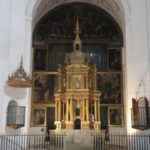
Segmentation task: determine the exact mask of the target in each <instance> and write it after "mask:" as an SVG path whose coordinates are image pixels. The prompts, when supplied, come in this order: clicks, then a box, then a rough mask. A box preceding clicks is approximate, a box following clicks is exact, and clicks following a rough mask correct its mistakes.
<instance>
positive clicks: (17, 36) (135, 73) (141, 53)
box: [0, 0, 150, 133]
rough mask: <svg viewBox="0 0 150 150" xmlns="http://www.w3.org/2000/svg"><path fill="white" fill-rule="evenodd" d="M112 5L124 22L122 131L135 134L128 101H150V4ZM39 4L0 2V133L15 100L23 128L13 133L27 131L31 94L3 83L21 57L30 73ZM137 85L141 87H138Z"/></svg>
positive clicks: (25, 0)
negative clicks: (137, 98)
mask: <svg viewBox="0 0 150 150" xmlns="http://www.w3.org/2000/svg"><path fill="white" fill-rule="evenodd" d="M93 1H95V0H93ZM113 1H115V2H116V3H118V4H119V2H120V4H121V5H119V6H120V9H121V10H122V12H123V13H122V15H124V18H121V19H120V25H122V30H123V32H124V48H123V74H124V100H125V118H126V119H125V128H126V129H127V131H128V132H129V131H132V132H135V130H131V116H130V114H131V113H130V109H131V98H132V97H135V96H136V94H137V93H138V95H139V96H147V97H149V98H150V94H149V93H150V85H149V83H150V82H149V81H150V67H149V65H150V50H149V48H150V38H149V37H150V28H149V25H150V16H149V15H148V14H150V2H149V1H148V0H143V1H141V0H128V2H127V0H119V1H117V0H111V2H112V4H113ZM47 2H48V0H47ZM39 3H40V0H22V1H20V0H15V1H12V0H0V17H1V20H2V21H1V24H0V72H1V73H0V97H1V98H0V117H1V119H0V133H6V131H8V132H9V131H10V130H8V129H7V130H6V128H5V125H6V112H7V105H8V102H9V101H10V100H12V99H14V100H16V101H17V103H18V105H21V106H26V126H25V127H24V128H23V129H21V130H19V131H17V132H19V133H27V132H28V131H29V122H30V100H31V98H30V97H31V90H30V89H25V90H20V89H13V88H10V87H8V86H7V85H6V80H7V76H8V74H9V73H10V72H13V71H14V70H15V69H16V68H17V66H18V65H19V62H20V58H21V56H23V59H24V68H25V70H27V72H30V71H31V66H32V63H31V62H32V47H31V43H32V39H31V36H32V29H33V26H32V25H33V24H34V22H33V21H35V20H34V19H35V18H34V17H35V16H36V14H35V12H36V11H37V9H36V8H37V7H38V5H39ZM121 6H122V7H121ZM113 11H114V10H113ZM116 11H117V10H116ZM112 14H113V13H112ZM120 17H121V16H120ZM122 17H123V16H122ZM116 19H117V17H116ZM121 21H122V22H121ZM141 82H142V83H144V84H143V85H142V86H141V87H139V84H140V83H141ZM18 93H19V94H18ZM17 95H18V96H17Z"/></svg>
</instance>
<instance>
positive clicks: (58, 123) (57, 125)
mask: <svg viewBox="0 0 150 150" xmlns="http://www.w3.org/2000/svg"><path fill="white" fill-rule="evenodd" d="M55 125H56V130H61V121H55Z"/></svg>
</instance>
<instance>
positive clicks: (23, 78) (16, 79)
mask: <svg viewBox="0 0 150 150" xmlns="http://www.w3.org/2000/svg"><path fill="white" fill-rule="evenodd" d="M7 84H8V85H9V86H12V87H16V88H27V87H31V86H32V80H31V77H30V76H29V75H27V73H26V72H25V70H24V68H23V59H22V58H21V62H20V66H19V68H18V69H17V70H16V71H15V72H14V73H12V74H11V75H9V76H8V81H7Z"/></svg>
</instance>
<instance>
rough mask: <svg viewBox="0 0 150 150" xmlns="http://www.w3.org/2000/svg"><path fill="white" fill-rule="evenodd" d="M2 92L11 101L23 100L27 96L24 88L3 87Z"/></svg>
mask: <svg viewBox="0 0 150 150" xmlns="http://www.w3.org/2000/svg"><path fill="white" fill-rule="evenodd" d="M4 92H5V94H6V95H7V96H9V97H11V98H12V99H24V98H25V97H26V95H27V89H24V88H14V87H10V86H8V85H5V86H4Z"/></svg>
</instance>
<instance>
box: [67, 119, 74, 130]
mask: <svg viewBox="0 0 150 150" xmlns="http://www.w3.org/2000/svg"><path fill="white" fill-rule="evenodd" d="M65 125H66V129H73V122H72V121H66V122H65Z"/></svg>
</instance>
